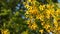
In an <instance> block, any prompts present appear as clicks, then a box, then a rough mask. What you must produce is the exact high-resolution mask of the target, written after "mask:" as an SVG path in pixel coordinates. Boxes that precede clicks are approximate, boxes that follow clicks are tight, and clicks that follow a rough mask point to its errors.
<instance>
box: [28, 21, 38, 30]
mask: <svg viewBox="0 0 60 34" xmlns="http://www.w3.org/2000/svg"><path fill="white" fill-rule="evenodd" d="M28 27H29V28H30V29H32V30H36V29H37V28H38V27H37V24H36V23H35V22H34V23H32V24H29V26H28Z"/></svg>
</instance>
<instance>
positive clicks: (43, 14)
mask: <svg viewBox="0 0 60 34" xmlns="http://www.w3.org/2000/svg"><path fill="white" fill-rule="evenodd" d="M25 14H28V15H29V16H28V15H26V16H28V17H30V18H29V19H30V20H31V19H35V20H36V19H37V20H39V22H40V23H41V25H42V26H43V28H45V29H46V30H47V32H50V31H52V32H54V33H55V32H56V31H57V30H58V31H59V30H60V8H58V7H57V8H55V5H54V4H46V5H39V6H38V7H37V4H34V5H32V6H30V7H29V8H28V10H27V11H26V13H25ZM34 22H35V23H33V24H32V25H31V23H29V28H31V29H33V30H34V29H36V27H37V25H38V24H36V21H34ZM37 22H38V21H37ZM54 28H55V29H54ZM38 29H39V27H38ZM43 31H44V30H43V29H42V30H39V32H43Z"/></svg>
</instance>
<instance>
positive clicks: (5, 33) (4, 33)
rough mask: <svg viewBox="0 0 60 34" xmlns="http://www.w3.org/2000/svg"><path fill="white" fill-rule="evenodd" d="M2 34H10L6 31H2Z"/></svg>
mask: <svg viewBox="0 0 60 34" xmlns="http://www.w3.org/2000/svg"><path fill="white" fill-rule="evenodd" d="M2 34H10V32H9V30H8V29H6V30H2Z"/></svg>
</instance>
